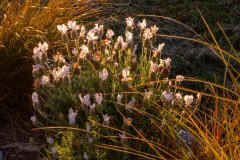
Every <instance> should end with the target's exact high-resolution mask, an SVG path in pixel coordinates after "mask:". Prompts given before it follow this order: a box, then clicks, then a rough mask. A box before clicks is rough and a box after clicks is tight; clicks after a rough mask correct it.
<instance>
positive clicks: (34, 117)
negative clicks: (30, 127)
mask: <svg viewBox="0 0 240 160" xmlns="http://www.w3.org/2000/svg"><path fill="white" fill-rule="evenodd" d="M30 119H31V121H32V122H33V123H36V122H37V117H36V115H33V116H32V117H30Z"/></svg>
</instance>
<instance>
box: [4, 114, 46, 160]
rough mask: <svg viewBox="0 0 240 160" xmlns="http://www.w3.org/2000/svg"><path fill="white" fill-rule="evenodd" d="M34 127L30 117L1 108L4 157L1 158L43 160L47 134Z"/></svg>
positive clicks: (8, 159)
mask: <svg viewBox="0 0 240 160" xmlns="http://www.w3.org/2000/svg"><path fill="white" fill-rule="evenodd" d="M32 128H34V126H33V125H32V124H31V121H30V118H29V120H27V119H26V117H22V116H21V115H20V114H18V113H13V114H9V113H8V114H6V113H5V114H4V112H2V111H1V110H0V151H1V152H2V153H3V157H4V159H0V160H40V159H41V160H42V159H43V156H42V153H43V150H42V148H43V146H44V145H45V143H46V142H45V139H44V135H45V134H44V132H43V131H34V132H33V131H31V129H32Z"/></svg>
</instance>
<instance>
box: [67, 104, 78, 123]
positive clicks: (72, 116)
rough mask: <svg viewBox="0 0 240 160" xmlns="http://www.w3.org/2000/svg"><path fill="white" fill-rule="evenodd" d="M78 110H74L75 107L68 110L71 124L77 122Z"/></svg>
mask: <svg viewBox="0 0 240 160" xmlns="http://www.w3.org/2000/svg"><path fill="white" fill-rule="evenodd" d="M76 116H77V111H76V112H73V109H72V108H70V109H69V112H68V119H69V124H74V123H75V122H76Z"/></svg>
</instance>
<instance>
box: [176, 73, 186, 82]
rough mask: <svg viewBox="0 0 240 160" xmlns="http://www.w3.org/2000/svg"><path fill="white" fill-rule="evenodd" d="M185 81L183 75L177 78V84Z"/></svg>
mask: <svg viewBox="0 0 240 160" xmlns="http://www.w3.org/2000/svg"><path fill="white" fill-rule="evenodd" d="M183 80H184V77H183V76H181V75H177V76H176V82H182V81H183Z"/></svg>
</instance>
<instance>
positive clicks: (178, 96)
mask: <svg viewBox="0 0 240 160" xmlns="http://www.w3.org/2000/svg"><path fill="white" fill-rule="evenodd" d="M175 98H176V99H177V100H179V101H180V100H181V99H182V95H181V93H179V92H178V93H176V95H175Z"/></svg>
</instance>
